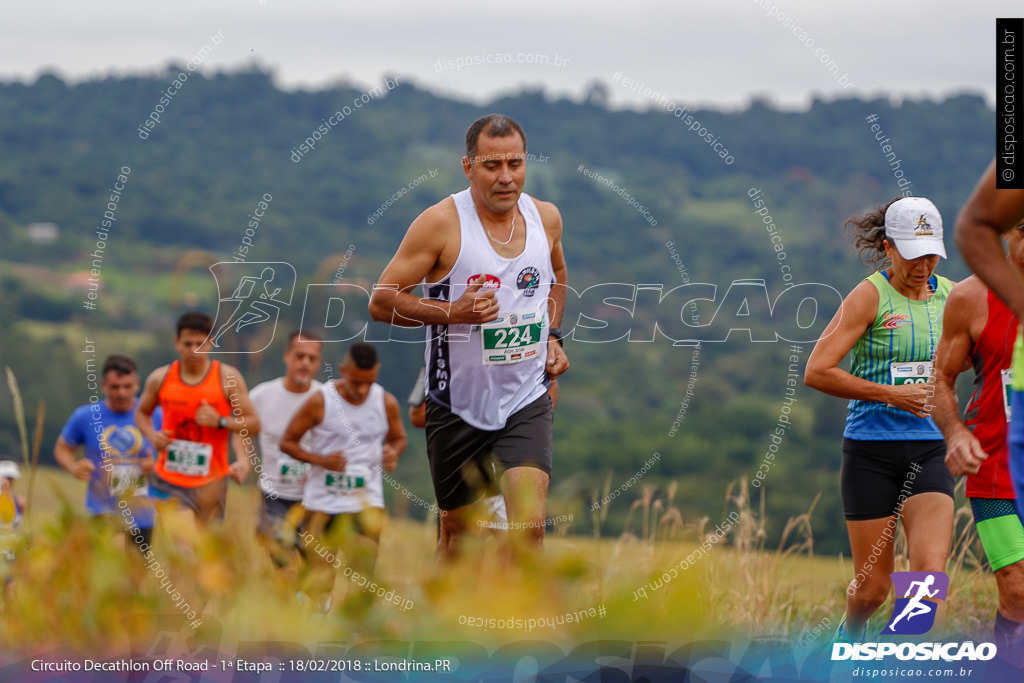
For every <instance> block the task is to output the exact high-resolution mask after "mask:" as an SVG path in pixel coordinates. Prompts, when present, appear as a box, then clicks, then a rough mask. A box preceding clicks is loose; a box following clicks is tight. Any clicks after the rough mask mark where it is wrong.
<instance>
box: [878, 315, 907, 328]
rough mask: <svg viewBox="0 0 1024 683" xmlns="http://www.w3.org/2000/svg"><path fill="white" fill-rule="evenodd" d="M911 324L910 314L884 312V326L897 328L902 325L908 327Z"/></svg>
mask: <svg viewBox="0 0 1024 683" xmlns="http://www.w3.org/2000/svg"><path fill="white" fill-rule="evenodd" d="M909 324H910V316H909V315H907V314H906V313H883V314H882V327H884V328H885V329H887V330H895V329H897V328H900V327H906V326H907V325H909Z"/></svg>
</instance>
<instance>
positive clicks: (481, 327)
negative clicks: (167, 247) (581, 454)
mask: <svg viewBox="0 0 1024 683" xmlns="http://www.w3.org/2000/svg"><path fill="white" fill-rule="evenodd" d="M462 168H463V171H464V172H465V174H466V177H467V178H468V179H469V189H467V190H464V191H463V192H460V193H458V194H455V195H452V196H451V197H449V198H447V199H444V200H442V201H441V202H439V203H438V204H435V205H434V206H432V207H430V208H429V209H427V210H426V211H424V212H423V213H422V214H420V215H419V217H417V218H416V220H415V221H413V223H412V225H410V226H409V230H408V232H407V233H406V235H405V238H404V239H403V240H402V243H401V245H400V246H399V247H398V252H397V253H396V254H395V256H394V258H393V259H392V260H391V263H389V264H388V265H387V267H386V268H385V269H384V272H383V273H382V274H381V277H380V282H379V284H378V285H377V286H376V287H375V288H374V292H373V296H372V297H371V298H370V314H371V315H372V317H373V318H374V320H379V321H383V322H389V323H391V324H393V325H401V326H408V327H415V326H418V325H421V324H422V325H424V326H426V333H427V349H426V354H425V356H426V364H427V396H428V398H427V410H426V430H427V456H428V458H429V460H430V470H431V476H432V478H433V481H434V492H435V494H436V496H437V504H438V507H440V508H441V510H442V512H443V514H442V516H441V537H440V540H439V542H438V549H439V550H440V551H441V552H442V553H444V554H446V555H448V556H452V555H454V554H455V553H456V551H457V541H458V539H459V537H460V536H461V535H462V534H464V533H465V532H466V531H467V530H468V529H469V528H471V527H472V525H473V519H472V510H471V508H472V506H473V504H474V503H476V502H477V501H478V500H479V499H480V498H481V497H482V496H483V493H484V491H485V490H486V488H487V483H488V481H489V480H494V479H498V480H499V483H500V487H501V491H502V493H503V495H504V497H505V502H506V505H507V509H508V516H509V522H510V526H511V527H512V528H513V529H514V530H515V531H514V532H513V533H512V534H510V540H511V541H513V543H512V546H513V550H524V549H535V548H538V547H539V546H540V544H541V543H542V541H543V539H544V524H545V521H544V514H545V513H544V510H545V504H546V502H547V491H548V482H549V480H550V473H551V454H552V444H551V400H550V398H548V396H547V386H548V383H549V381H550V380H551V379H554V378H556V377H558V376H559V375H560V374H562V373H563V372H565V370H566V369H568V367H569V362H568V360H567V358H566V356H565V353H564V352H563V351H562V345H561V332H560V331H559V329H558V326H559V324H560V323H561V318H562V313H563V308H564V303H565V282H566V267H565V257H564V255H563V253H562V241H561V237H562V218H561V215H560V214H559V213H558V209H557V208H556V207H555V205H554V204H551V203H548V202H542V201H539V200H536V199H534V198H532V197H530V196H528V195H526V194H524V193H523V184H524V182H525V180H526V135H525V133H524V132H523V129H522V127H521V126H520V125H519V124H518V123H516V122H515V121H513V120H512V119H510V118H508V117H507V116H502V115H500V114H489V115H487V116H484V117H482V118H480V119H478V120H477V121H476V122H474V123H473V125H471V126H470V127H469V130H468V131H467V132H466V156H465V157H463V159H462ZM419 284H422V285H423V289H424V294H425V297H424V298H420V297H419V296H417V295H416V294H414V293H413V288H414V287H416V286H417V285H419Z"/></svg>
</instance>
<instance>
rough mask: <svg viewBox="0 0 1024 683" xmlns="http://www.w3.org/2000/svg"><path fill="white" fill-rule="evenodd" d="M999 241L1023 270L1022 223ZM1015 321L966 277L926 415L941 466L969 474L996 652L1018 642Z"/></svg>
mask: <svg viewBox="0 0 1024 683" xmlns="http://www.w3.org/2000/svg"><path fill="white" fill-rule="evenodd" d="M1006 241H1007V243H1008V244H1009V247H1010V254H1009V256H1010V261H1011V262H1012V263H1013V265H1014V266H1016V267H1017V269H1018V270H1020V271H1021V272H1022V273H1024V225H1021V226H1018V228H1017V229H1016V230H1013V231H1011V232H1010V233H1007V235H1006ZM1017 327H1018V325H1017V318H1016V317H1015V316H1014V315H1013V312H1012V311H1011V310H1010V309H1009V308H1008V307H1007V306H1006V304H1004V303H1003V302H1002V301H1000V300H999V298H998V297H996V296H995V294H993V293H992V292H990V291H989V290H988V288H987V287H985V285H984V283H983V282H982V281H981V280H979V279H978V278H977V277H975V276H971V277H969V278H967V279H966V280H964V281H963V282H961V283H960V284H958V285H956V286H955V287H954V288H953V290H952V291H951V292H950V294H949V298H948V299H947V300H946V308H945V311H944V314H943V327H942V338H941V339H940V340H939V345H938V348H937V349H936V352H935V368H936V372H935V376H936V380H937V382H936V389H935V406H934V413H933V417H934V418H935V423H936V424H937V425H938V426H939V429H941V430H942V433H943V435H944V436H945V437H946V445H947V447H946V465H947V466H948V467H949V469H950V471H951V472H952V473H953V474H954V475H955V476H960V475H964V474H966V475H968V476H967V497H968V499H970V501H971V509H972V511H973V512H974V523H975V527H976V528H977V530H978V536H979V537H980V538H981V544H982V546H983V547H984V548H985V555H986V556H987V557H988V562H989V564H990V565H991V567H992V570H993V571H994V572H995V576H996V586H997V587H998V590H999V610H998V611H997V612H996V620H995V640H996V644H997V645H998V646H999V649H1000V651H1001V652H1013V651H1015V650H1017V651H1019V650H1020V648H1021V645H1022V644H1024V623H1022V622H1024V525H1022V523H1021V519H1020V517H1019V516H1018V514H1017V511H1016V509H1015V507H1014V494H1013V481H1012V479H1011V477H1010V467H1009V453H1008V446H1007V441H1006V431H1007V422H1008V420H1009V418H1010V406H1009V398H1008V395H1009V389H1010V386H1011V376H1010V366H1011V361H1012V359H1013V343H1014V340H1015V339H1016V338H1017ZM968 359H970V363H971V364H972V365H973V366H974V373H975V378H974V391H973V392H972V394H971V398H970V400H969V402H968V404H967V409H966V410H965V411H964V419H963V421H961V420H960V417H959V416H958V415H957V401H956V393H955V392H956V389H955V383H956V378H957V375H959V374H960V372H961V371H963V370H964V369H966V366H967V361H968ZM1018 410H1024V407H1021V408H1018Z"/></svg>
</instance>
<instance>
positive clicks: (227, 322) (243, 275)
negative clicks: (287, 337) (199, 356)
mask: <svg viewBox="0 0 1024 683" xmlns="http://www.w3.org/2000/svg"><path fill="white" fill-rule="evenodd" d="M210 272H211V273H213V277H214V280H216V281H217V290H218V294H217V299H218V301H217V317H216V319H215V320H214V323H213V333H212V336H211V341H212V342H213V348H212V349H211V350H210V353H226V352H232V353H259V352H260V351H263V350H264V349H266V348H267V347H268V346H270V344H271V343H272V342H273V341H274V332H275V330H276V328H277V320H278V317H279V316H280V313H281V307H282V306H290V305H291V303H292V295H293V294H294V293H295V269H294V268H293V267H292V266H291V264H290V263H282V262H262V263H259V262H257V263H237V262H230V261H228V262H222V263H215V264H213V265H212V266H210ZM225 292H230V295H228V296H225V295H224V293H225Z"/></svg>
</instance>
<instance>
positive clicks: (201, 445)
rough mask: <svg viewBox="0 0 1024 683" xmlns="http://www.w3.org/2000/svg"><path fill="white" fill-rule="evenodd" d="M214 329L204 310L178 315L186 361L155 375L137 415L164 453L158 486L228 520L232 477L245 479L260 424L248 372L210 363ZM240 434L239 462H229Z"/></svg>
mask: <svg viewBox="0 0 1024 683" xmlns="http://www.w3.org/2000/svg"><path fill="white" fill-rule="evenodd" d="M212 329H213V320H211V319H210V317H209V316H208V315H206V314H204V313H198V312H191V313H185V314H184V315H182V316H181V317H180V318H179V319H178V324H177V334H176V335H175V337H174V346H175V348H176V349H177V350H178V356H179V360H176V361H174V362H173V363H171V364H170V365H164V366H162V367H159V368H157V369H156V370H154V371H153V372H152V373H151V374H150V376H149V377H148V378H147V379H146V386H145V387H144V388H143V390H142V396H141V397H140V398H139V407H138V410H137V411H136V414H135V419H136V424H137V425H138V427H139V429H140V430H141V431H142V433H143V435H144V436H145V437H146V438H147V439H149V441H150V443H152V444H153V446H154V447H155V448H156V449H157V450H158V451H159V452H160V455H159V459H158V460H157V464H156V467H155V468H154V476H153V481H152V487H153V489H154V490H156V491H157V492H159V493H163V494H164V495H166V496H167V497H169V498H170V499H172V500H174V501H175V502H176V503H177V504H178V505H179V506H184V507H185V508H188V509H190V510H191V511H192V512H193V513H195V518H196V519H197V520H200V521H202V522H208V521H210V520H211V519H218V520H219V519H223V518H224V510H225V504H226V502H227V480H226V479H225V475H228V476H230V477H231V478H232V479H234V480H235V481H237V482H238V483H241V482H242V481H243V480H244V479H245V477H246V475H247V474H248V473H249V469H250V463H249V460H248V458H246V457H244V455H243V454H245V453H250V452H254V448H255V447H254V446H253V444H254V442H255V439H256V435H257V433H259V429H260V424H259V418H258V417H257V415H256V411H255V409H254V408H253V406H252V403H251V402H250V401H249V393H248V391H247V390H246V386H245V380H244V379H242V375H241V373H239V372H238V370H236V369H235V368H233V367H231V366H230V365H227V364H224V363H221V362H219V361H214V360H210V356H209V355H208V353H207V352H208V351H209V346H210V344H209V341H208V337H209V335H210V332H211V331H212ZM158 405H159V406H161V407H162V408H163V411H164V423H163V430H162V431H159V432H158V431H156V430H155V429H153V422H152V419H151V416H152V414H153V411H154V410H155V409H156V407H157V406H158ZM232 439H233V446H234V450H235V454H236V459H235V462H234V463H232V464H230V465H229V464H228V441H229V440H232ZM239 456H241V457H239Z"/></svg>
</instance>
